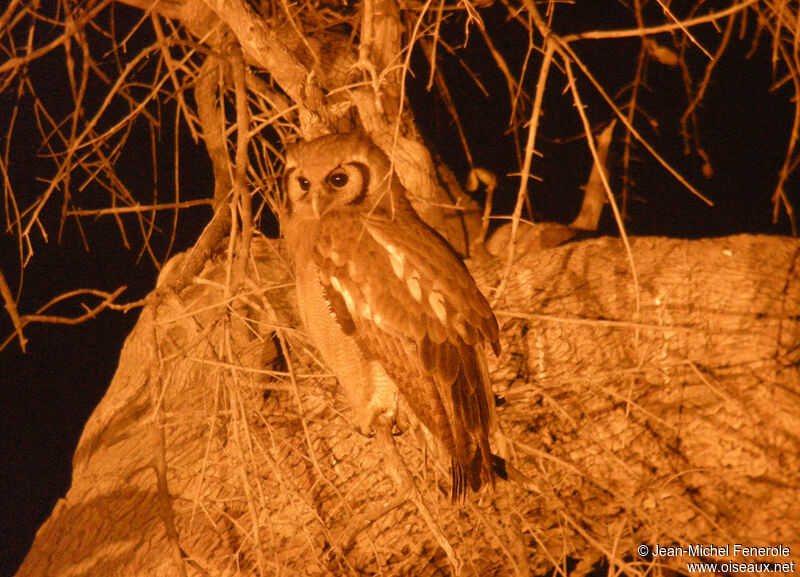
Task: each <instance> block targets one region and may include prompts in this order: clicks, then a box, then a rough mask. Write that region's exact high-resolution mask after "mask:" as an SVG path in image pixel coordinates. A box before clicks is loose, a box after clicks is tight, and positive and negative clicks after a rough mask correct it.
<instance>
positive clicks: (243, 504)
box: [18, 236, 800, 577]
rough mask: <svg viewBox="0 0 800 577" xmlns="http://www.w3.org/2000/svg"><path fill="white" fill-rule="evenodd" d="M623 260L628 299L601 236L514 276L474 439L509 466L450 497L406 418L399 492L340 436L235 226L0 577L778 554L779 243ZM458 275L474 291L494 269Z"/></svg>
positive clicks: (682, 562) (281, 291) (796, 479)
mask: <svg viewBox="0 0 800 577" xmlns="http://www.w3.org/2000/svg"><path fill="white" fill-rule="evenodd" d="M631 248H632V256H633V261H634V263H635V271H636V279H637V280H638V290H637V285H636V284H634V281H633V276H632V274H631V265H630V260H629V257H628V255H627V254H626V251H625V249H624V247H623V245H622V243H621V242H620V241H619V240H615V239H608V238H603V239H597V240H591V241H584V242H580V243H572V244H567V245H564V246H561V247H558V248H554V249H546V250H541V251H535V252H527V253H525V254H523V255H522V256H521V257H520V258H519V260H518V262H516V263H515V265H514V266H513V267H512V268H511V271H512V272H511V276H510V277H509V278H508V279H506V282H505V283H503V284H502V286H504V291H503V294H501V295H499V299H498V300H497V302H496V303H495V310H496V312H497V315H498V319H499V321H500V324H501V330H502V334H503V338H502V342H503V352H502V354H501V356H500V358H499V359H497V360H496V362H495V363H493V366H492V376H493V381H494V388H495V392H496V393H497V395H499V397H500V398H501V399H503V400H504V401H505V402H504V403H503V404H501V406H499V407H498V413H499V419H500V423H501V427H502V433H501V434H498V435H497V437H496V438H495V439H494V440H493V447H494V449H495V451H496V452H498V453H499V454H501V455H502V456H503V457H505V458H506V459H507V460H508V462H509V463H511V464H513V469H512V472H511V480H510V481H508V482H503V481H498V483H497V485H496V487H495V489H494V492H493V494H492V492H491V491H488V490H484V491H482V492H481V493H479V494H477V495H472V496H471V497H470V498H468V500H467V503H466V505H463V506H459V505H458V504H452V503H451V502H450V500H449V498H448V489H449V487H448V475H447V471H446V470H445V469H444V467H443V466H442V465H441V464H440V463H439V461H438V460H437V458H436V456H435V455H431V454H429V453H426V451H425V440H424V435H423V434H422V433H421V432H420V431H419V429H418V428H416V427H414V426H413V424H411V425H409V426H408V427H406V428H405V430H404V432H403V433H402V434H399V435H397V436H396V437H395V438H394V444H396V446H397V449H398V450H399V454H400V455H401V458H402V462H403V463H405V465H406V466H407V467H408V469H409V471H410V472H411V473H412V474H413V478H414V482H415V484H416V486H417V487H418V489H419V491H420V494H421V496H422V500H415V499H412V498H410V496H409V495H406V494H401V493H400V490H399V487H400V485H398V482H397V481H396V479H395V478H394V476H393V475H392V474H391V471H392V470H393V469H392V467H391V463H392V460H393V458H394V457H393V456H392V455H390V454H389V453H387V445H386V444H381V443H380V442H379V440H378V439H368V438H364V437H361V436H360V435H358V434H357V433H355V432H354V431H353V429H352V428H351V426H350V424H349V421H348V409H347V408H346V406H345V404H344V402H343V399H342V398H341V397H340V395H339V393H338V392H337V387H336V383H335V382H334V381H333V379H331V378H328V377H326V376H324V368H322V367H320V366H319V365H318V364H317V362H316V357H315V353H314V351H313V350H310V349H309V348H308V347H307V346H306V343H307V339H306V338H305V336H304V335H303V334H302V332H300V331H298V330H297V329H296V327H298V326H299V324H298V322H297V314H296V311H295V310H294V303H293V294H292V286H291V283H292V280H291V275H290V273H289V271H288V270H287V268H286V265H285V262H286V261H285V259H284V257H283V256H282V255H281V253H280V252H279V247H278V245H277V244H276V243H275V242H272V241H268V240H266V239H264V238H261V237H256V238H255V239H254V243H253V251H254V255H255V259H254V261H252V262H251V266H250V269H249V271H248V274H249V276H248V279H247V280H246V282H245V284H244V286H245V290H243V291H242V292H241V293H239V295H238V296H236V297H229V296H228V295H227V294H226V291H225V288H224V287H225V286H226V282H225V280H226V274H227V268H226V264H225V261H224V259H223V258H221V257H220V258H217V259H216V260H214V261H213V262H211V261H210V262H209V263H208V264H207V265H206V267H205V269H204V270H203V273H202V274H201V275H200V277H199V278H198V279H197V280H196V282H194V283H193V284H191V285H189V286H188V287H186V288H184V289H183V290H182V291H181V292H180V293H179V294H174V293H170V292H168V291H166V290H165V289H164V288H163V287H162V288H160V289H158V290H159V291H160V292H159V293H158V294H159V298H151V301H150V303H151V304H149V305H148V306H146V307H145V308H144V310H143V311H142V314H141V318H140V319H139V322H138V323H137V325H136V327H135V329H134V330H133V332H132V333H131V335H130V336H129V337H128V339H127V341H126V343H125V346H124V348H123V351H122V355H121V358H120V363H119V368H118V370H117V373H116V375H115V377H114V379H113V381H112V383H111V386H110V388H109V391H108V393H107V394H106V396H105V398H104V399H103V401H102V402H101V403H100V405H99V406H98V408H97V409H96V410H95V412H94V414H93V415H92V417H91V419H90V421H89V423H88V424H87V426H86V429H85V431H84V433H83V436H82V438H81V441H80V444H79V446H78V449H77V451H76V454H75V458H74V471H73V480H72V487H71V489H70V491H69V493H68V494H67V497H66V498H65V499H62V500H61V501H60V502H59V503H58V504H57V505H56V507H55V509H54V511H53V513H52V515H51V516H50V518H49V520H48V521H47V522H46V523H45V524H44V525H43V526H42V528H41V529H40V531H39V533H38V534H37V537H36V541H35V543H34V545H33V548H32V550H31V551H30V553H29V554H28V556H27V558H26V559H25V562H24V563H23V565H22V567H21V568H20V570H19V573H18V575H19V576H25V577H28V576H31V577H33V576H45V575H104V576H111V575H136V576H143V575H159V576H161V575H163V576H166V575H215V576H221V575H331V574H332V575H362V574H378V573H379V574H382V575H446V574H455V573H459V574H461V575H480V576H485V575H544V574H547V573H548V572H550V571H552V570H553V569H557V570H564V571H567V570H569V571H571V572H572V574H583V573H586V572H588V571H589V570H591V569H592V567H594V566H596V565H597V564H598V563H601V562H605V563H607V564H609V565H611V566H613V567H619V568H622V569H623V570H624V571H625V573H626V574H629V575H644V574H645V573H646V572H648V571H650V572H653V570H654V567H653V566H655V569H656V572H658V570H659V569H658V568H659V567H662V568H665V570H667V569H673V570H677V571H679V572H686V570H687V568H686V563H687V562H689V561H691V560H692V556H691V555H687V556H683V557H676V556H659V557H655V558H653V557H649V556H644V557H643V556H640V554H639V553H638V550H637V548H638V547H639V545H641V544H646V545H648V546H650V547H651V548H652V547H653V546H654V545H656V544H658V545H661V546H669V545H678V546H682V547H684V548H686V547H687V546H689V545H695V544H701V545H715V546H724V545H729V544H730V545H732V544H734V543H739V544H743V545H747V546H759V545H763V546H777V545H783V546H786V547H789V548H790V549H791V553H792V554H794V555H796V554H797V552H798V551H800V463H799V462H798V461H800V394H798V393H800V242H798V241H797V240H791V239H785V238H771V237H761V236H736V237H729V238H719V239H711V240H701V241H682V240H672V239H664V238H638V239H633V240H632V245H631ZM518 252H519V251H518ZM182 258H183V257H182V256H179V257H176V258H175V259H173V261H171V262H170V265H168V266H170V267H172V266H179V265H180V260H181V259H182ZM470 266H471V269H472V270H473V272H474V273H475V274H476V276H477V277H478V278H479V282H480V284H481V285H482V289H484V291H485V292H486V294H487V295H489V296H490V297H491V295H492V294H493V288H494V287H497V286H499V285H501V278H500V277H501V275H502V274H503V271H504V270H506V268H507V267H506V266H505V263H503V262H502V261H500V260H498V259H495V258H494V257H489V256H480V257H476V258H475V259H473V261H472V262H471V263H470ZM286 343H288V345H289V346H288V350H289V351H290V354H289V355H284V354H283V351H284V347H285V345H286ZM388 449H389V452H391V447H388ZM387 464H388V465H389V466H387ZM164 467H165V469H164ZM159 470H162V471H163V470H165V472H166V473H165V474H162V475H159V474H158V471H159ZM159 478H162V479H163V481H165V482H166V483H162V484H161V485H160V486H159V482H158V481H159ZM428 513H430V516H429V517H426V515H427V514H428ZM692 552H693V553H698V552H697V551H695V550H693V551H692ZM737 552H738V551H737ZM712 553H713V552H712ZM729 553H730V555H729V557H733V556H734V550H733V548H732V547H731V549H730V551H729ZM765 553H766V554H764V555H762V556H761V558H764V559H766V558H769V559H770V560H772V561H776V562H786V563H788V562H791V561H792V556H791V555H789V556H786V555H782V554H781V552H780V551H776V550H772V551H766V552H765ZM705 555H707V556H708V557H709V558H711V557H714V555H713V554H710V553H709V552H708V551H707V552H706V553H705ZM697 556H698V555H694V557H697ZM722 558H723V559H727V557H725V555H723V556H722ZM738 560H739V561H744V562H754V561H755V560H756V559H755V558H754V557H752V556H742V555H739V556H738Z"/></svg>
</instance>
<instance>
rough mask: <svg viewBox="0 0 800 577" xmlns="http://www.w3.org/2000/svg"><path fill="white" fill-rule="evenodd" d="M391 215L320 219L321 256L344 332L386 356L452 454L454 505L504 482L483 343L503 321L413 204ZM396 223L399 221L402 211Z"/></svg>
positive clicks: (374, 355)
mask: <svg viewBox="0 0 800 577" xmlns="http://www.w3.org/2000/svg"><path fill="white" fill-rule="evenodd" d="M395 209H396V210H397V211H401V212H404V213H405V214H404V215H402V216H401V217H399V218H389V217H388V216H385V215H382V214H381V212H380V211H376V212H374V213H372V214H369V215H365V214H364V212H362V211H358V210H352V211H351V210H340V211H336V212H333V213H331V214H328V215H325V216H324V217H323V218H322V219H321V220H320V221H319V227H318V229H317V233H318V236H317V238H316V242H315V243H314V245H315V248H314V254H313V259H314V261H315V263H316V265H317V266H318V268H319V271H320V280H321V282H322V284H323V286H324V287H325V292H326V295H327V298H328V301H329V303H330V307H331V310H332V312H333V314H334V316H335V317H336V320H337V322H338V324H339V326H340V327H341V329H342V331H343V332H344V333H345V334H347V335H349V336H352V337H353V338H355V340H356V342H357V343H358V345H359V347H360V349H361V350H362V353H363V354H364V356H365V358H367V359H377V360H378V361H379V362H380V364H381V365H382V366H383V369H384V370H385V371H386V373H387V374H388V375H389V376H390V377H391V379H392V380H393V381H394V382H395V384H396V385H397V387H398V389H399V391H400V393H401V394H402V395H403V397H404V398H405V400H406V402H407V403H408V404H409V406H410V407H411V410H412V411H413V412H414V414H415V415H416V416H417V418H418V419H419V420H420V421H421V422H422V424H424V425H425V427H426V428H427V429H428V430H429V431H430V432H431V433H432V434H433V435H434V436H435V437H436V438H437V439H438V441H439V442H440V443H441V444H442V445H443V446H444V448H445V449H446V450H447V452H448V453H449V455H450V456H451V465H452V477H453V486H452V494H453V498H454V499H463V497H464V495H465V491H466V487H467V485H469V486H470V487H471V488H472V489H473V490H475V491H477V490H478V489H479V488H480V486H481V484H482V483H485V482H489V483H491V484H494V472H493V457H492V454H491V451H490V447H489V434H490V432H491V430H492V429H493V427H494V421H495V415H494V397H493V395H492V391H491V385H490V381H489V375H488V371H487V369H486V361H485V358H484V351H483V343H484V341H488V342H489V343H490V344H491V346H492V348H493V350H494V352H495V354H499V349H500V347H499V342H498V326H497V320H496V319H495V317H494V314H493V313H492V310H491V307H490V306H489V303H488V302H487V301H486V299H485V297H484V296H483V295H482V294H481V292H480V291H479V290H478V287H477V286H476V284H475V281H474V279H473V278H472V276H471V275H470V273H469V271H468V270H467V269H466V267H465V266H464V263H463V262H462V261H461V259H460V258H459V257H458V256H457V255H456V254H455V253H454V252H453V250H452V249H451V248H450V246H449V245H448V244H447V243H446V241H445V240H444V239H443V238H442V237H440V236H439V235H438V233H436V232H435V231H434V230H433V229H431V228H430V227H428V226H427V225H426V224H424V223H423V222H422V221H421V220H419V217H417V215H416V214H415V213H414V212H413V209H411V207H410V205H407V201H406V200H405V199H404V198H401V199H399V202H398V205H397V206H396V207H395ZM392 216H393V217H396V216H397V215H392Z"/></svg>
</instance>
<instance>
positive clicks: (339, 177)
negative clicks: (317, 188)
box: [328, 172, 347, 188]
mask: <svg viewBox="0 0 800 577" xmlns="http://www.w3.org/2000/svg"><path fill="white" fill-rule="evenodd" d="M328 182H329V183H330V184H331V185H332V186H334V187H336V188H342V187H343V186H344V185H345V184H347V173H345V172H334V173H332V174H330V175H329V176H328Z"/></svg>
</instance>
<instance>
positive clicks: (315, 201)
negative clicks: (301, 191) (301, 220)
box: [311, 190, 326, 218]
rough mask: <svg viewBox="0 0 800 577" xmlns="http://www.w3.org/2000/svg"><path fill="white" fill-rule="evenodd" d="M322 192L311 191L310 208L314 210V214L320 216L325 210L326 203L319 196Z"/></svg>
mask: <svg viewBox="0 0 800 577" xmlns="http://www.w3.org/2000/svg"><path fill="white" fill-rule="evenodd" d="M321 196H322V194H321V192H320V191H318V190H312V191H311V210H313V211H314V216H316V217H317V218H320V217H321V216H322V213H323V212H325V207H326V203H325V201H324V200H323V199H322V198H321Z"/></svg>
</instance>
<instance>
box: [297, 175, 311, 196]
mask: <svg viewBox="0 0 800 577" xmlns="http://www.w3.org/2000/svg"><path fill="white" fill-rule="evenodd" d="M297 184H299V185H300V190H302V191H303V192H308V189H309V188H311V181H310V180H308V179H307V178H306V177H305V176H298V177H297Z"/></svg>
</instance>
